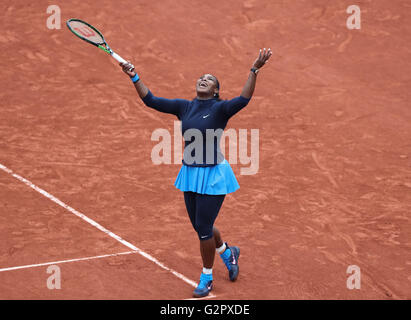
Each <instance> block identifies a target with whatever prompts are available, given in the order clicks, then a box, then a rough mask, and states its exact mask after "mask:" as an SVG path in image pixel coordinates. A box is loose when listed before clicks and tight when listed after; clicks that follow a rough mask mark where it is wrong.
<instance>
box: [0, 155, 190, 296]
mask: <svg viewBox="0 0 411 320" xmlns="http://www.w3.org/2000/svg"><path fill="white" fill-rule="evenodd" d="M0 169H1V170H3V171H4V172H6V173H8V174H9V175H11V176H12V177H14V178H16V179H17V180H19V181H21V182H23V183H24V184H26V185H28V186H29V187H30V188H32V189H34V190H35V191H37V192H38V193H40V194H42V195H43V196H45V197H46V198H48V199H50V200H51V201H53V202H54V203H56V204H58V205H59V206H61V207H63V208H64V209H66V210H67V211H69V212H71V213H73V214H74V215H76V216H77V217H79V218H81V219H83V220H84V221H86V222H87V223H89V224H91V225H92V226H93V227H96V228H97V229H99V230H100V231H103V232H104V233H105V234H107V235H108V236H110V237H112V238H113V239H115V240H117V241H118V242H120V243H121V244H123V245H125V246H126V247H128V248H130V249H131V250H133V251H135V252H137V253H138V254H140V255H141V256H143V257H144V258H146V259H148V260H150V261H152V262H154V263H155V264H156V265H158V266H159V267H160V268H162V269H164V270H167V271H168V272H170V273H172V274H173V275H175V276H176V277H177V278H179V279H181V280H183V281H184V282H185V283H188V284H189V285H191V286H192V287H194V288H196V287H197V283H196V282H194V281H193V280H190V279H189V278H187V277H186V276H184V275H182V274H181V273H179V272H177V271H175V270H173V269H171V268H169V267H167V266H166V265H164V264H163V263H162V262H160V261H158V260H157V259H156V258H154V257H153V256H151V255H150V254H148V253H147V252H145V251H143V250H141V249H139V248H137V247H136V246H134V245H132V244H131V243H129V242H127V241H125V240H123V239H122V238H121V237H119V236H118V235H116V234H114V233H113V232H111V231H109V230H107V229H106V228H104V227H103V226H102V225H100V224H98V223H97V222H95V221H94V220H92V219H90V218H89V217H87V216H85V215H84V214H83V213H81V212H79V211H77V210H76V209H74V208H72V207H70V206H68V205H67V204H65V203H64V202H62V201H61V200H59V199H57V198H56V197H54V196H53V195H51V194H50V193H48V192H47V191H44V190H43V189H41V188H39V187H37V186H36V185H34V184H33V183H32V182H30V181H29V180H27V179H25V178H23V177H21V176H19V175H18V174H16V173H14V172H13V171H12V170H10V169H9V168H7V167H6V166H4V165H2V164H1V163H0Z"/></svg>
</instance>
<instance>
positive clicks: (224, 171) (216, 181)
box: [120, 48, 272, 297]
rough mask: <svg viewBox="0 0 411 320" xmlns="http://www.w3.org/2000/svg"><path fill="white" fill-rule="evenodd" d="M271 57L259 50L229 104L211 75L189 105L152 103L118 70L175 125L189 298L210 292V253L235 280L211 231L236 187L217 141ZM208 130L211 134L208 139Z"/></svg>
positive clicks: (143, 94)
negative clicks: (190, 265) (193, 244)
mask: <svg viewBox="0 0 411 320" xmlns="http://www.w3.org/2000/svg"><path fill="white" fill-rule="evenodd" d="M271 55H272V52H271V49H268V50H266V49H265V48H264V49H263V50H260V52H259V55H258V58H257V59H256V60H255V62H254V64H253V66H252V68H251V69H250V74H249V76H248V79H247V81H246V83H245V85H244V88H243V90H242V92H241V94H240V96H238V97H235V98H233V99H231V100H221V99H220V95H219V92H220V84H219V82H218V80H217V78H216V77H215V76H213V75H211V74H205V75H203V76H201V77H200V78H199V79H198V80H197V83H196V92H197V96H196V98H194V99H193V100H191V101H190V100H183V99H165V98H160V97H156V96H154V95H153V93H152V92H151V91H150V90H149V89H148V88H147V87H146V86H145V85H144V83H143V82H142V81H141V80H140V77H139V75H138V74H137V73H136V72H135V71H134V68H133V66H132V64H131V63H126V64H120V66H122V68H123V71H124V72H125V73H126V74H127V75H128V76H129V77H130V78H131V80H132V81H133V83H134V86H135V88H136V90H137V93H138V95H139V96H140V98H141V99H142V101H143V102H144V104H145V105H146V106H148V107H150V108H153V109H155V110H157V111H160V112H164V113H170V114H173V115H175V116H177V118H178V119H179V120H181V127H182V134H183V137H184V140H185V146H184V155H183V160H182V162H183V164H182V167H181V169H180V172H179V174H178V176H177V179H176V181H175V183H174V185H175V186H176V187H177V188H178V189H180V190H181V191H183V192H184V201H185V205H186V208H187V212H188V215H189V217H190V221H191V223H192V225H193V227H194V229H195V231H196V232H197V234H198V238H199V240H200V252H201V257H202V260H203V270H202V273H201V275H200V281H199V284H198V286H197V288H196V289H195V290H194V293H193V296H194V297H205V296H207V295H208V294H209V292H210V291H211V290H212V287H213V270H212V268H213V264H214V256H215V251H217V252H218V253H219V254H220V257H221V258H222V260H223V262H224V264H225V265H226V267H227V269H228V275H229V279H230V280H231V281H235V280H236V279H237V277H238V273H239V266H238V258H239V256H240V249H239V248H238V247H236V246H228V244H227V243H225V242H223V240H222V237H221V234H220V232H219V231H218V229H217V228H216V227H214V221H215V219H216V218H217V215H218V212H219V211H220V208H221V206H222V204H223V201H224V198H225V195H226V194H228V193H231V192H234V191H236V190H237V189H238V188H239V187H240V186H239V185H238V182H237V180H236V178H235V176H234V173H233V170H232V169H231V166H230V164H229V163H228V162H227V160H225V159H224V156H223V155H222V153H221V150H220V146H219V145H220V138H221V135H222V131H223V130H224V129H225V127H226V125H227V122H228V120H229V119H230V118H231V117H232V116H234V115H235V114H236V113H237V112H239V111H240V110H241V109H243V108H244V107H245V106H246V105H247V104H248V102H249V101H250V99H251V97H252V95H253V92H254V88H255V84H256V79H257V73H258V71H259V69H260V68H261V67H263V66H264V64H265V63H266V62H267V61H268V59H269V58H270V57H271ZM210 129H211V132H213V133H214V134H212V135H210V134H209V133H210Z"/></svg>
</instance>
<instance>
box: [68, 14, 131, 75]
mask: <svg viewBox="0 0 411 320" xmlns="http://www.w3.org/2000/svg"><path fill="white" fill-rule="evenodd" d="M72 21H77V22H81V23H83V24H85V25H86V26H88V27H89V28H90V29H92V30H93V31H95V32H97V34H98V35H99V36H100V37H101V39H102V40H103V42H102V43H95V42H93V41H90V40H88V39H87V38H85V37H83V36H82V35H81V34H78V33H77V32H76V31H74V30H73V29H72V28H71V26H70V22H72ZM66 25H67V28H68V29H69V30H70V31H71V32H72V33H74V34H75V35H76V36H77V37H79V38H80V39H81V40H84V41H86V42H88V43H90V44H92V45H93V46H96V47H98V48H100V49H101V50H103V51H105V52H107V53H108V54H110V55H111V56H112V57H113V58H114V59H116V60H117V61H118V62H120V63H123V64H126V63H128V62H127V61H126V60H124V59H123V58H122V57H120V56H119V55H118V54H117V53H115V52H114V51H113V50H112V49H111V48H110V47H109V45H108V44H107V41H106V39H104V36H103V34H102V33H101V32H100V31H98V29H97V28H95V27H93V26H92V25H91V24H89V23H87V22H85V21H83V20H80V19H76V18H72V19H69V20H67V22H66ZM132 69H134V66H133V68H130V71H131V70H132Z"/></svg>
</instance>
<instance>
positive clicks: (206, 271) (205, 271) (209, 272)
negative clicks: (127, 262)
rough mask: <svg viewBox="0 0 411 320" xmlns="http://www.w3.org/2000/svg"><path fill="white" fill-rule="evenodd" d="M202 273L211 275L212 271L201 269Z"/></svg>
mask: <svg viewBox="0 0 411 320" xmlns="http://www.w3.org/2000/svg"><path fill="white" fill-rule="evenodd" d="M203 273H204V274H213V269H207V268H203Z"/></svg>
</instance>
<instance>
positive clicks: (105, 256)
mask: <svg viewBox="0 0 411 320" xmlns="http://www.w3.org/2000/svg"><path fill="white" fill-rule="evenodd" d="M133 253H137V251H127V252H121V253H113V254H105V255H102V256H94V257H86V258H77V259H70V260H60V261H54V262H45V263H38V264H28V265H25V266H18V267H10V268H3V269H0V272H4V271H12V270H19V269H28V268H36V267H42V266H49V265H53V264H62V263H67V262H76V261H86V260H93V259H101V258H107V257H117V256H121V255H126V254H133Z"/></svg>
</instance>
